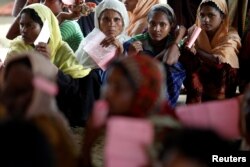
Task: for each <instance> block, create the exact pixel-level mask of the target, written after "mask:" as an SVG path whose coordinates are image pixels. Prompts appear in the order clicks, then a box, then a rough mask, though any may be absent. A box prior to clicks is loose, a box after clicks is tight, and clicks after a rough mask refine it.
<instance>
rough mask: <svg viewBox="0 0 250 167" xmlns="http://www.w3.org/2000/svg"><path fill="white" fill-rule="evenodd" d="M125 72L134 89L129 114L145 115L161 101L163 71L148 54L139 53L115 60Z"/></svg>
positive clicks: (163, 86)
mask: <svg viewBox="0 0 250 167" xmlns="http://www.w3.org/2000/svg"><path fill="white" fill-rule="evenodd" d="M115 63H116V67H118V68H122V69H123V71H125V72H126V74H127V77H128V79H129V80H131V81H132V83H133V85H132V87H133V88H134V90H135V95H134V100H133V104H132V107H131V110H130V113H129V115H131V116H133V117H147V116H148V115H150V114H151V113H152V112H153V111H152V110H154V109H155V108H157V105H158V104H160V103H161V102H162V101H163V99H164V98H163V97H164V89H165V84H164V81H165V73H164V70H163V67H162V66H161V64H160V63H158V62H157V61H156V60H154V59H152V58H151V57H149V56H142V55H140V54H138V55H135V56H129V57H126V58H124V59H122V60H120V61H117V62H115Z"/></svg>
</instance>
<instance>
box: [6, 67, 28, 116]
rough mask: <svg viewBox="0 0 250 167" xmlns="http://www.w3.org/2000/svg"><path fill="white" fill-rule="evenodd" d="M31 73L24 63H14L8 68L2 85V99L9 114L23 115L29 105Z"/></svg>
mask: <svg viewBox="0 0 250 167" xmlns="http://www.w3.org/2000/svg"><path fill="white" fill-rule="evenodd" d="M32 79H33V74H32V72H31V70H30V68H29V67H27V66H26V65H24V64H21V63H20V64H15V65H13V66H11V67H10V69H9V70H8V74H7V77H6V79H5V84H4V86H3V99H4V104H5V105H6V107H7V109H8V112H9V113H10V114H11V115H18V116H20V115H23V114H25V111H26V110H27V107H28V106H29V104H30V102H31V99H32V94H33V86H32Z"/></svg>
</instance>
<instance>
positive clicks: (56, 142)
mask: <svg viewBox="0 0 250 167" xmlns="http://www.w3.org/2000/svg"><path fill="white" fill-rule="evenodd" d="M57 71H58V70H57V68H56V67H55V66H54V65H53V64H51V63H50V62H49V60H48V59H46V58H45V57H43V56H41V55H40V54H39V53H33V52H30V53H23V54H20V55H16V56H14V57H10V58H9V61H8V62H7V64H6V66H5V68H4V71H3V82H2V83H1V86H2V87H1V88H2V94H1V101H2V103H3V104H4V106H5V108H6V114H5V117H2V118H1V120H3V119H17V120H29V121H31V122H33V123H34V124H36V126H37V127H38V128H39V129H40V130H41V131H42V132H43V133H44V135H45V136H46V137H47V139H48V141H49V143H50V144H51V145H52V149H53V150H54V151H55V159H56V166H58V167H73V166H75V164H76V161H75V160H76V158H77V153H76V148H75V145H74V143H73V140H72V136H71V134H70V131H69V130H70V129H69V126H68V122H67V121H66V120H65V118H64V117H63V115H62V114H61V113H60V112H59V110H58V108H57V105H56V101H55V95H56V93H57V85H56V75H57Z"/></svg>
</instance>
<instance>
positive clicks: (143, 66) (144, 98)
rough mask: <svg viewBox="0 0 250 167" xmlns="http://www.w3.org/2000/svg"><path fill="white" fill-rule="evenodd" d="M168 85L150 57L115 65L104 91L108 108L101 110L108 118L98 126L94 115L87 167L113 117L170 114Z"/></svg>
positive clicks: (88, 132) (86, 143) (85, 157)
mask: <svg viewBox="0 0 250 167" xmlns="http://www.w3.org/2000/svg"><path fill="white" fill-rule="evenodd" d="M164 81H165V76H164V70H163V67H162V66H161V64H159V63H158V62H157V61H156V60H153V59H151V58H150V57H148V56H141V55H134V56H129V57H124V58H122V59H121V60H117V61H115V62H112V63H111V65H110V67H109V69H108V71H107V81H106V83H105V84H104V87H103V89H102V90H103V92H102V93H103V99H104V100H105V102H106V106H107V107H105V106H104V105H102V108H101V109H100V110H97V112H98V113H99V114H100V115H103V113H104V112H107V114H106V115H107V117H105V118H104V119H102V120H103V121H98V122H96V119H95V118H96V116H97V115H95V113H96V112H95V111H93V112H92V116H91V118H90V120H89V122H88V124H87V128H86V138H85V139H84V145H83V147H82V148H83V149H82V156H81V158H82V159H81V162H82V163H83V164H84V165H83V166H90V164H91V154H90V150H91V149H92V147H93V144H94V143H95V142H96V139H97V138H98V137H100V135H101V134H102V132H103V131H105V129H106V122H107V119H109V118H111V117H113V116H124V117H131V118H141V119H149V117H151V116H154V115H156V114H160V113H161V114H166V113H167V112H169V113H170V111H171V110H170V107H169V106H168V105H167V103H164V99H165V98H164V89H165V84H164ZM162 106H164V109H163V108H162ZM161 109H162V110H161ZM160 111H161V112H160ZM165 111H166V112H165ZM101 112H102V113H101ZM161 117H163V116H162V115H161ZM97 124H98V125H97ZM99 153H102V152H100V151H99Z"/></svg>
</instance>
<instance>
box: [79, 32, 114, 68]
mask: <svg viewBox="0 0 250 167" xmlns="http://www.w3.org/2000/svg"><path fill="white" fill-rule="evenodd" d="M105 37H106V36H105V34H104V33H103V32H101V31H100V30H99V29H94V30H93V31H92V32H91V33H90V34H89V35H88V36H87V37H86V38H85V41H86V44H85V46H84V48H83V49H84V50H85V51H86V52H87V53H88V54H89V56H90V57H91V58H92V59H93V60H94V61H95V62H96V64H97V65H98V66H99V67H100V68H101V69H102V70H106V68H107V65H108V63H109V62H110V61H111V60H112V59H113V57H114V56H115V53H116V47H115V46H113V45H110V46H108V47H106V48H104V47H102V46H101V45H100V43H101V42H102V41H103V39H104V38H105Z"/></svg>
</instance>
